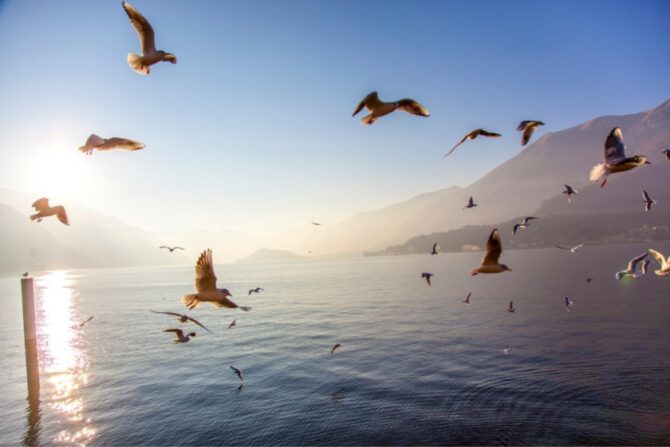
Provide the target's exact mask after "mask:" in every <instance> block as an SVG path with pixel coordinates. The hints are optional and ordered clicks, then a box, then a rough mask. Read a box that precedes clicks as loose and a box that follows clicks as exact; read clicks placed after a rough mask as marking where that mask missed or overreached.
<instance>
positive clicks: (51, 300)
mask: <svg viewBox="0 0 670 447" xmlns="http://www.w3.org/2000/svg"><path fill="white" fill-rule="evenodd" d="M76 298H77V294H76V281H75V280H74V279H73V278H72V277H69V276H68V275H67V274H66V273H65V272H52V273H50V274H48V275H46V276H43V277H40V278H38V279H37V324H38V329H37V330H38V334H39V337H38V339H39V345H40V369H41V372H42V376H43V380H42V381H43V383H46V385H47V386H46V387H44V393H45V394H44V395H43V397H44V400H45V401H46V403H47V405H48V406H49V407H50V408H51V409H52V410H53V411H54V412H55V413H56V414H58V415H60V416H62V417H63V423H64V426H65V427H66V428H64V429H62V430H60V431H59V432H58V433H57V434H56V436H55V438H54V440H53V442H54V443H56V444H66V445H73V444H74V445H81V446H84V445H87V444H89V443H90V442H91V441H92V440H93V438H94V436H95V432H96V430H95V428H94V427H93V426H92V424H91V420H90V419H89V418H87V417H86V415H85V412H84V400H83V398H82V397H81V396H80V395H79V389H80V387H82V386H84V385H86V383H87V381H88V376H87V374H86V369H87V367H88V361H87V358H86V350H85V345H84V338H83V337H84V327H82V326H81V325H80V315H79V313H78V310H77V306H76V304H77V303H76Z"/></svg>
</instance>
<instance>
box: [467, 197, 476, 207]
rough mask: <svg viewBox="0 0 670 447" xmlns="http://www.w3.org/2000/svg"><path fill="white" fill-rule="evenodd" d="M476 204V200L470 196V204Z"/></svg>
mask: <svg viewBox="0 0 670 447" xmlns="http://www.w3.org/2000/svg"><path fill="white" fill-rule="evenodd" d="M474 204H475V200H474V199H473V198H472V196H470V200H468V205H470V206H472V205H474Z"/></svg>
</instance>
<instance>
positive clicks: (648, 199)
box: [642, 189, 656, 211]
mask: <svg viewBox="0 0 670 447" xmlns="http://www.w3.org/2000/svg"><path fill="white" fill-rule="evenodd" d="M642 202H643V203H644V210H645V211H649V210H650V209H651V206H652V205H653V204H655V203H656V201H655V200H654V199H652V198H651V197H649V193H648V192H647V191H645V190H644V189H643V190H642Z"/></svg>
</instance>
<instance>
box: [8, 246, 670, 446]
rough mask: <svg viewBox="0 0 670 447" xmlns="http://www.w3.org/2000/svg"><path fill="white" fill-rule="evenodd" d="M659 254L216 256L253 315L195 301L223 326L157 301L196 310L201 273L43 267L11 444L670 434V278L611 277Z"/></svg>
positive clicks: (12, 341) (16, 378)
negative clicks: (30, 371)
mask: <svg viewBox="0 0 670 447" xmlns="http://www.w3.org/2000/svg"><path fill="white" fill-rule="evenodd" d="M653 247H655V248H657V249H658V250H660V251H661V252H664V253H665V254H666V255H667V254H668V253H670V243H668V242H665V243H655V244H654V245H653ZM647 248H650V246H649V244H642V245H639V244H634V245H620V246H599V247H589V246H586V247H584V248H582V249H581V250H579V251H577V252H576V253H575V254H571V253H569V252H565V251H561V250H557V249H542V250H519V251H505V252H503V255H502V259H501V261H502V262H504V263H506V264H507V265H508V266H509V267H510V268H512V269H513V271H512V272H508V273H503V274H498V275H478V276H475V277H472V276H470V275H469V273H468V272H469V270H470V269H471V268H472V267H475V266H476V265H477V264H478V262H479V259H480V257H481V253H454V254H440V255H438V256H432V257H431V256H429V255H423V256H400V257H386V258H357V259H349V260H336V261H317V260H315V261H311V262H294V263H286V264H265V265H261V264H253V265H249V264H222V265H217V266H216V273H217V276H218V277H219V287H227V288H229V289H230V291H231V292H232V293H233V295H234V297H233V299H234V300H235V301H236V302H238V304H244V305H250V306H252V307H253V310H252V311H251V312H248V313H245V312H241V311H236V310H230V309H216V308H213V307H211V306H209V305H204V306H201V307H199V308H197V309H194V310H193V311H190V312H189V314H190V315H191V316H193V317H195V318H197V319H199V320H200V321H201V322H202V323H203V324H205V325H206V326H208V327H209V329H211V330H212V331H213V332H214V334H209V333H207V332H205V331H203V330H201V329H200V328H199V327H198V326H195V325H193V324H191V323H189V324H185V325H180V323H179V322H177V321H176V319H174V318H172V317H168V316H165V315H158V314H153V313H151V312H150V310H157V311H178V312H185V311H186V309H185V307H184V306H183V305H182V304H181V302H180V297H181V296H182V295H183V294H185V293H190V292H191V291H192V290H193V275H194V273H193V267H178V268H133V269H95V270H71V271H63V272H45V273H42V274H40V275H37V276H36V279H35V282H36V290H37V319H38V331H39V336H40V339H39V346H40V366H41V383H42V390H41V399H40V404H39V406H38V407H36V406H33V407H31V406H30V405H29V404H28V401H27V391H26V383H25V363H24V362H25V359H24V349H23V328H22V317H21V298H20V279H19V278H18V277H16V278H4V279H2V280H0V296H2V299H3V302H4V304H5V306H4V308H3V312H1V313H0V327H2V330H3V333H4V336H3V340H4V343H3V345H2V348H0V349H1V351H0V369H1V370H2V371H3V372H4V377H5V379H4V383H5V385H4V387H3V392H4V396H3V399H2V400H0V414H2V415H3V417H2V418H1V419H0V443H2V444H11V445H19V444H24V445H139V444H141V445H193V444H197V445H203V444H205V445H211V444H226V445H268V444H271V445H314V444H316V445H361V444H374V445H407V444H414V445H416V444H432V445H435V444H458V445H463V444H487V445H491V444H494V445H508V444H543V445H566V444H668V443H670V277H657V276H656V275H654V274H653V273H650V274H648V275H646V276H645V277H643V278H641V279H638V280H624V281H622V282H618V281H616V280H615V279H614V273H615V272H616V271H617V270H620V269H623V268H625V266H626V264H627V262H628V260H629V259H630V258H632V257H633V256H635V255H637V254H640V253H643V252H644V251H645V250H646V249H647ZM216 255H217V253H216V252H215V253H214V259H215V260H216ZM651 267H652V268H654V269H655V268H657V264H656V262H655V261H654V262H652V264H651ZM424 271H427V272H432V273H433V274H434V275H435V276H434V277H433V279H432V287H428V285H427V284H426V283H425V281H423V280H422V279H421V277H420V274H421V272H424ZM587 277H591V278H593V281H592V282H590V283H587V282H586V278H587ZM255 287H263V288H264V289H265V291H264V292H261V293H259V294H253V295H251V296H249V295H248V294H247V292H248V290H249V289H251V288H255ZM468 292H472V297H471V304H470V305H467V304H464V303H463V302H462V301H463V300H464V299H465V296H466V295H467V293H468ZM565 296H569V297H571V299H572V300H573V301H574V303H575V304H574V308H573V309H572V311H570V312H567V311H566V309H565V307H564V305H563V300H564V297H565ZM510 300H513V301H514V305H515V307H516V308H517V311H516V312H515V313H510V312H507V307H508V304H509V301H510ZM89 316H94V318H93V320H91V321H90V322H88V323H87V324H85V325H84V326H83V327H80V326H79V323H80V322H81V321H84V320H85V319H86V318H88V317H89ZM234 319H236V320H237V324H236V326H235V327H233V328H232V329H228V325H229V324H230V323H231V322H232V321H233V320H234ZM177 327H182V328H184V329H189V330H191V329H193V330H195V332H197V336H196V337H195V338H194V339H192V340H191V342H189V343H186V344H175V343H173V341H172V339H173V337H172V334H169V333H163V332H162V330H163V329H166V328H177ZM335 343H340V344H341V345H342V346H341V347H340V348H339V349H338V350H337V351H336V352H335V353H334V354H332V355H331V354H330V349H331V347H332V346H333V345H334V344H335ZM504 350H507V352H505V351H504ZM230 365H234V366H236V367H238V368H240V369H242V371H243V373H244V385H243V386H242V387H241V388H240V380H239V379H238V377H237V376H236V375H235V374H234V373H233V371H232V370H231V369H230Z"/></svg>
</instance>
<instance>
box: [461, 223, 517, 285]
mask: <svg viewBox="0 0 670 447" xmlns="http://www.w3.org/2000/svg"><path fill="white" fill-rule="evenodd" d="M501 253H502V242H501V241H500V233H498V229H497V228H496V229H494V230H493V231H491V235H490V236H489V240H488V241H487V242H486V252H485V253H484V257H482V261H481V265H480V266H479V267H477V268H475V269H474V270H472V271H471V272H470V274H471V275H476V274H478V273H501V272H505V271H508V270H509V271H512V269H510V268H509V267H507V266H506V265H505V264H500V263H499V262H498V260H499V259H500V254H501Z"/></svg>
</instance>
